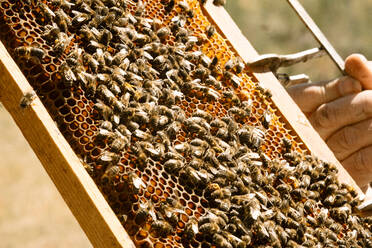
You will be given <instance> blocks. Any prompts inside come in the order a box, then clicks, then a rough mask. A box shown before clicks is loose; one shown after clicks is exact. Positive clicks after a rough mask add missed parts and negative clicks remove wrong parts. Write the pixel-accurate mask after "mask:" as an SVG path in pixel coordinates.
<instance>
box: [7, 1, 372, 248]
mask: <svg viewBox="0 0 372 248" xmlns="http://www.w3.org/2000/svg"><path fill="white" fill-rule="evenodd" d="M301 2H302V3H303V5H304V6H305V8H306V9H307V10H308V12H309V13H310V15H311V16H312V17H313V19H314V20H315V21H316V23H317V24H318V25H319V27H320V28H321V30H322V31H323V32H324V33H325V35H326V36H327V37H328V39H329V40H330V42H331V43H332V44H333V45H334V46H335V48H336V50H337V51H338V52H339V53H340V55H341V56H342V57H343V58H346V57H347V56H348V55H349V54H351V53H354V52H358V53H363V54H365V55H366V56H367V57H369V58H372V49H371V48H370V44H372V35H371V34H370V30H369V28H370V26H369V25H370V23H372V15H371V14H370V13H372V0H354V1H350V0H327V1H324V0H306V1H304V0H303V1H301ZM226 8H227V9H228V11H229V12H230V14H231V15H232V17H233V19H234V20H235V21H236V22H237V24H238V26H239V27H240V28H241V30H242V31H243V33H244V34H245V35H246V36H247V38H248V40H249V41H250V42H251V43H252V44H253V46H254V47H255V48H256V50H257V51H258V52H259V53H260V54H264V53H279V54H287V53H294V52H299V51H301V50H305V49H310V48H313V47H316V46H318V44H317V43H316V42H315V41H314V39H313V38H312V36H311V35H310V33H309V32H308V31H307V29H306V28H305V26H304V25H303V24H302V23H301V22H300V20H299V19H298V18H297V17H296V15H295V14H294V12H293V11H292V10H291V9H290V8H289V5H288V4H287V2H286V1H285V0H227V5H226ZM280 72H286V73H290V74H299V73H306V74H308V75H309V76H310V77H311V79H312V80H313V81H318V80H328V79H332V78H334V77H337V76H339V72H338V71H337V68H336V67H335V66H334V65H333V64H332V62H331V61H330V60H329V59H328V58H322V59H317V60H313V61H311V62H309V63H306V64H302V65H300V66H295V67H291V68H288V69H287V70H281V71H280ZM0 133H1V134H0V146H1V149H0V157H1V163H0V240H1V245H0V246H1V247H4V248H13V247H22V248H44V247H48V248H49V247H54V248H59V247H61V248H62V247H91V245H90V244H89V241H88V240H87V238H86V236H85V234H84V233H83V231H82V230H81V228H80V226H79V225H78V223H77V222H76V220H75V219H74V217H73V216H72V214H71V212H70V210H69V209H68V208H67V206H66V204H65V203H64V201H63V200H62V198H61V197H60V195H59V193H58V192H57V190H56V188H55V186H54V185H53V183H52V182H51V180H50V179H49V177H48V176H47V174H46V172H45V171H44V169H43V167H42V165H41V164H40V162H39V161H38V159H37V158H36V156H35V155H34V154H33V152H32V150H31V149H30V147H29V145H28V144H27V142H26V141H25V139H24V138H23V136H22V134H21V132H20V131H19V129H18V128H17V127H16V126H15V124H14V122H13V120H12V119H11V117H10V115H9V114H8V113H7V112H6V110H5V109H4V108H2V107H1V105H0Z"/></svg>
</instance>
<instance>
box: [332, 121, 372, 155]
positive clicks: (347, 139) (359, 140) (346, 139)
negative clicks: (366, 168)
mask: <svg viewBox="0 0 372 248" xmlns="http://www.w3.org/2000/svg"><path fill="white" fill-rule="evenodd" d="M327 145H328V146H329V148H330V149H331V150H332V151H333V153H334V154H335V156H336V158H337V159H338V160H340V161H342V160H344V159H345V158H347V157H349V156H350V155H351V154H353V153H355V152H356V151H358V150H360V149H362V148H363V147H367V146H369V145H372V119H368V120H365V121H362V122H359V123H357V124H355V125H351V126H346V127H344V128H342V129H340V130H339V131H337V132H336V133H334V134H332V136H330V138H329V139H328V140H327ZM371 156H372V154H371Z"/></svg>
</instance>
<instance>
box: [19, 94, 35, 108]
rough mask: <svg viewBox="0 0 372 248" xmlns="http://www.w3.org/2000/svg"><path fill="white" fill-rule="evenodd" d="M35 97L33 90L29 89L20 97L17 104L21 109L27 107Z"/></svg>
mask: <svg viewBox="0 0 372 248" xmlns="http://www.w3.org/2000/svg"><path fill="white" fill-rule="evenodd" d="M35 98H36V93H35V91H33V90H31V91H29V92H27V93H26V94H24V96H23V97H22V98H21V101H20V103H19V106H20V107H21V108H22V109H25V108H27V107H28V106H30V105H31V103H32V101H33V100H34V99H35Z"/></svg>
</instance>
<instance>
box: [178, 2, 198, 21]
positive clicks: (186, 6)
mask: <svg viewBox="0 0 372 248" xmlns="http://www.w3.org/2000/svg"><path fill="white" fill-rule="evenodd" d="M178 6H179V7H180V8H181V10H182V11H184V12H185V13H186V15H187V16H188V17H189V18H192V17H193V16H194V12H193V11H192V9H191V8H190V5H189V4H188V3H187V2H186V1H185V0H183V1H182V2H179V3H178Z"/></svg>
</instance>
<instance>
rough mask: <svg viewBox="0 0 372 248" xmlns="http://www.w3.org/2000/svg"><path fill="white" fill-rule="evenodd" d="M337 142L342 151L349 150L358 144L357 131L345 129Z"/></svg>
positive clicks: (351, 128)
mask: <svg viewBox="0 0 372 248" xmlns="http://www.w3.org/2000/svg"><path fill="white" fill-rule="evenodd" d="M337 140H338V142H337V143H338V145H339V147H340V148H341V149H342V150H349V149H350V148H352V147H354V146H355V145H356V144H357V142H358V139H357V130H355V128H354V127H345V128H343V129H342V130H341V131H340V136H339V138H338V139H337Z"/></svg>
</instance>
